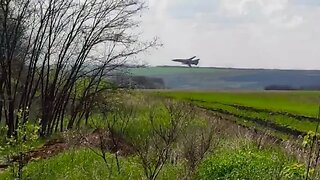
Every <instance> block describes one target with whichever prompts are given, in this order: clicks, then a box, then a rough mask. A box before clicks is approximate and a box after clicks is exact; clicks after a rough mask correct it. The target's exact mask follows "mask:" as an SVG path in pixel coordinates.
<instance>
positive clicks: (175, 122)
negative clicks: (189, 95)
mask: <svg viewBox="0 0 320 180" xmlns="http://www.w3.org/2000/svg"><path fill="white" fill-rule="evenodd" d="M192 111H193V109H192V108H191V107H190V106H189V105H186V104H178V103H176V102H174V101H170V100H168V101H167V102H165V109H161V108H159V105H157V108H153V109H151V110H150V114H149V122H150V124H151V130H150V134H149V135H148V136H147V137H143V139H139V140H138V141H137V142H136V143H134V146H135V149H136V151H137V153H138V156H139V158H140V160H141V164H142V166H143V169H144V173H145V175H146V177H147V178H148V179H152V180H154V179H157V177H158V175H159V173H160V172H161V170H162V168H163V166H164V165H165V163H167V161H168V159H169V157H170V155H171V153H172V152H173V149H174V144H176V143H177V140H178V138H179V137H180V136H181V133H182V131H183V130H184V129H185V127H186V126H187V125H188V123H189V122H190V120H191V119H192V114H193V113H192Z"/></svg>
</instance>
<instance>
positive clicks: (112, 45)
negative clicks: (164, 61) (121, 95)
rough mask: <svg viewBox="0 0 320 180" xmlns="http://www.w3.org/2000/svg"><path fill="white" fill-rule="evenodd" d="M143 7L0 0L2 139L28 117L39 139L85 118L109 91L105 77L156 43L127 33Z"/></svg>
mask: <svg viewBox="0 0 320 180" xmlns="http://www.w3.org/2000/svg"><path fill="white" fill-rule="evenodd" d="M144 8H145V4H144V3H143V2H141V1H140V0H82V1H78V0H0V122H2V123H4V124H5V125H7V127H8V130H7V135H8V136H12V135H14V134H15V130H16V128H17V126H18V124H19V123H25V122H27V121H29V119H39V122H37V123H39V125H40V135H41V136H46V135H50V134H52V133H53V132H56V131H63V130H64V129H65V128H73V127H74V126H75V125H77V124H80V123H81V120H82V119H85V118H87V117H88V116H90V113H91V112H90V109H91V108H90V107H92V106H93V105H94V103H95V99H96V98H97V97H99V93H101V92H104V91H105V90H107V89H109V87H110V86H108V81H106V79H105V77H106V76H108V75H110V72H111V71H112V70H114V69H116V68H117V67H118V66H119V65H121V64H123V63H124V62H126V61H127V60H128V59H130V58H131V57H134V56H135V55H137V54H139V53H141V52H143V51H145V50H147V49H149V48H151V47H154V46H156V45H157V41H156V40H152V41H148V42H143V41H140V39H139V35H138V34H137V33H135V30H134V29H135V28H136V27H138V26H139V21H138V19H137V17H139V15H140V14H141V13H142V10H143V9H144ZM18 110H20V111H21V112H22V114H21V115H19V118H18V116H17V112H18ZM67 116H68V118H66V117H67ZM65 126H66V127H65Z"/></svg>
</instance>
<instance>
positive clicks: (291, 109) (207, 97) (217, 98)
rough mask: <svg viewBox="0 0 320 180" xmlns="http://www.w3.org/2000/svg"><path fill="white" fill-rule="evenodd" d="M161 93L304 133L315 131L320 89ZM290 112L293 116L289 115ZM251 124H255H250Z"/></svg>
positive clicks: (244, 119) (240, 118) (161, 93)
mask: <svg viewBox="0 0 320 180" xmlns="http://www.w3.org/2000/svg"><path fill="white" fill-rule="evenodd" d="M156 94H157V95H160V96H166V97H172V98H176V99H180V100H187V101H190V102H192V103H194V104H195V105H197V106H200V107H204V108H207V109H210V110H214V111H220V112H222V113H227V114H231V115H234V116H236V117H238V118H239V122H240V121H241V120H242V122H240V124H244V123H243V122H244V121H248V120H251V121H252V120H259V121H266V122H272V123H273V124H274V125H275V126H278V127H283V128H287V129H293V130H297V131H299V132H302V133H307V132H308V131H315V129H316V125H317V123H316V122H311V121H308V120H306V119H305V118H304V116H307V117H313V118H315V117H316V116H317V113H318V106H319V105H318V100H319V96H320V92H302V91H301V92H186V91H181V92H179V91H163V92H157V93H156ZM288 113H290V115H289V114H288ZM249 126H252V124H251V125H249Z"/></svg>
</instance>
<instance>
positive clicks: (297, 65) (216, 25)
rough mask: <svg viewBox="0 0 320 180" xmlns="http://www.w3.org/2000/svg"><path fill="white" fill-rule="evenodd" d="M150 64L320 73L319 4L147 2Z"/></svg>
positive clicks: (307, 0) (291, 0)
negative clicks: (180, 61)
mask: <svg viewBox="0 0 320 180" xmlns="http://www.w3.org/2000/svg"><path fill="white" fill-rule="evenodd" d="M147 3H148V6H149V10H147V11H146V12H145V13H144V16H143V20H142V28H143V33H144V36H146V37H153V36H158V37H159V38H160V40H161V42H162V43H163V44H164V46H163V47H162V48H160V49H158V50H157V51H152V52H151V53H150V55H148V56H146V57H143V60H144V61H145V62H146V63H149V64H151V65H177V64H175V63H174V62H171V59H172V58H184V57H191V56H194V55H197V56H198V57H199V58H201V61H200V66H215V67H239V68H281V69H320V0H147Z"/></svg>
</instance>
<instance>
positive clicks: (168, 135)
mask: <svg viewBox="0 0 320 180" xmlns="http://www.w3.org/2000/svg"><path fill="white" fill-rule="evenodd" d="M116 99H117V100H116ZM108 102H110V103H113V106H110V105H109V104H108ZM115 102H117V103H115ZM102 104H104V105H100V106H99V107H98V108H97V109H96V110H95V115H94V116H92V117H91V118H89V121H88V123H87V124H83V125H81V126H79V129H78V130H73V131H69V132H66V133H64V134H60V135H59V139H60V140H59V142H60V141H62V142H72V141H74V142H80V143H77V144H72V143H70V144H69V147H68V148H67V149H66V150H64V151H62V152H61V153H59V154H57V155H54V156H44V157H41V158H33V160H31V161H30V162H28V163H22V164H23V169H22V171H21V173H22V175H21V178H22V179H141V178H142V179H143V178H145V179H252V178H254V179H256V178H259V179H270V177H271V178H274V179H276V178H277V179H279V178H280V179H302V178H304V177H305V175H306V173H305V172H306V170H305V169H306V168H305V167H306V166H305V165H304V162H301V161H300V162H299V161H298V160H297V159H296V158H295V156H292V155H289V154H287V153H286V152H285V150H284V149H281V148H280V147H279V145H278V144H275V143H273V142H272V141H268V138H267V137H268V136H266V135H262V134H256V133H254V132H250V131H248V130H247V129H245V128H242V127H240V126H238V125H236V124H234V123H232V122H230V121H226V120H223V119H220V118H218V117H215V116H212V115H211V114H210V113H208V112H206V111H203V110H199V109H195V108H194V107H193V106H191V105H190V104H188V103H183V102H177V101H172V100H167V99H163V98H156V97H151V96H145V95H143V96H142V95H140V94H139V95H135V94H133V95H124V94H120V95H119V94H117V95H116V97H114V98H111V99H110V97H109V98H108V101H106V102H105V103H102ZM110 107H112V108H111V109H110ZM67 144H68V143H67ZM18 164H19V163H18ZM18 164H16V165H15V163H13V165H12V166H9V168H8V169H6V170H5V171H3V172H2V173H0V178H1V179H12V178H13V177H14V175H15V174H16V173H17V172H18V169H19V168H17V166H18ZM313 169H314V168H311V170H312V171H310V173H313V172H314V170H313Z"/></svg>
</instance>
